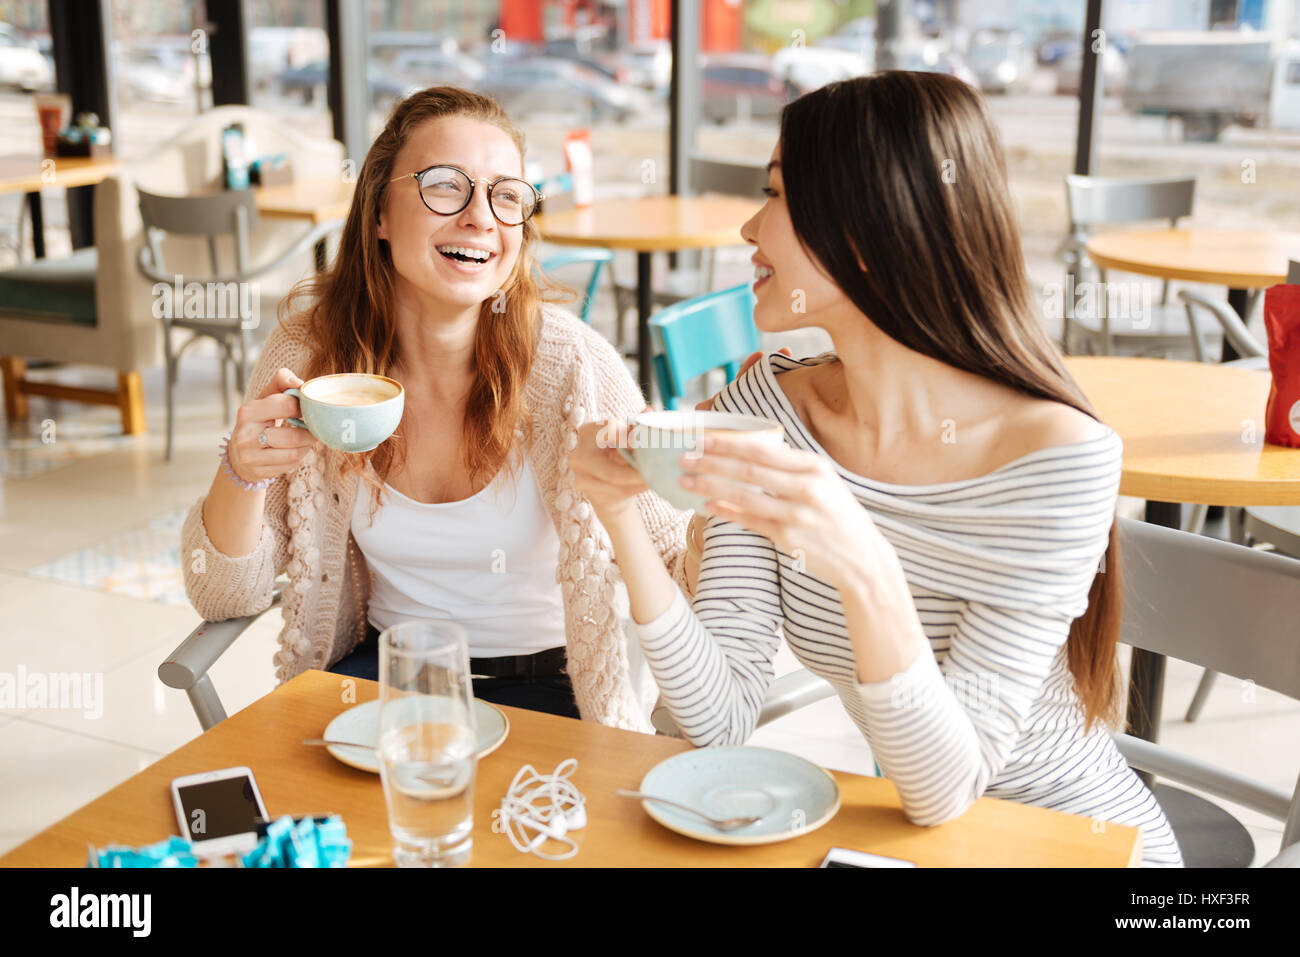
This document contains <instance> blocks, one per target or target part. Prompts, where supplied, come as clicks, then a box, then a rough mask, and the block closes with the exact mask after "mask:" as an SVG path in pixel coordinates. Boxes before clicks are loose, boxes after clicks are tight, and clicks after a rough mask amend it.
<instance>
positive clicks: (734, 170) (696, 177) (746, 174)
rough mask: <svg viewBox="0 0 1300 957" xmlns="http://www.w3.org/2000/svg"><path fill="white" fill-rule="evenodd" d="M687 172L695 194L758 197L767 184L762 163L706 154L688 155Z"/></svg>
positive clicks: (765, 171) (765, 172)
mask: <svg viewBox="0 0 1300 957" xmlns="http://www.w3.org/2000/svg"><path fill="white" fill-rule="evenodd" d="M687 175H688V176H689V177H690V183H691V189H692V190H693V191H694V192H696V193H723V194H725V195H728V196H758V195H759V192H760V191H761V190H762V189H763V187H764V186H766V185H767V167H766V166H762V165H755V164H753V163H744V162H738V161H736V160H723V159H713V158H711V157H708V156H692V157H691V158H690V168H689V170H688V174H687Z"/></svg>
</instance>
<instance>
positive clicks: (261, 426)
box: [228, 369, 324, 482]
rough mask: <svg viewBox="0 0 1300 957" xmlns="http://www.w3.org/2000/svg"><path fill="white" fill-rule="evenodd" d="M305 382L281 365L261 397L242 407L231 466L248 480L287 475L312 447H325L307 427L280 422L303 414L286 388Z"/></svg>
mask: <svg viewBox="0 0 1300 957" xmlns="http://www.w3.org/2000/svg"><path fill="white" fill-rule="evenodd" d="M301 385H302V379H300V378H298V377H297V376H296V375H294V374H293V372H292V371H290V370H289V369H280V370H279V371H277V372H276V374H275V378H273V379H272V380H271V382H270V384H269V385H268V386H267V387H266V391H264V392H263V393H262V395H261V397H260V398H257V399H253V400H251V401H249V402H245V403H244V404H243V405H241V406H240V407H239V411H238V412H237V413H236V414H235V428H234V430H233V431H232V432H231V433H230V445H229V447H228V451H229V455H230V467H231V468H232V469H234V470H235V474H236V475H238V476H239V477H240V478H241V479H243V480H244V481H246V482H256V481H258V480H260V479H268V478H276V477H278V476H281V475H286V474H288V473H289V472H292V471H293V470H294V469H296V468H297V467H298V466H299V465H300V464H302V460H303V459H304V458H306V457H307V453H308V452H309V451H311V450H312V449H315V450H317V451H319V450H320V449H322V448H324V446H323V445H322V444H321V442H320V441H319V440H318V439H317V438H316V437H315V436H313V435H312V434H311V433H310V432H308V431H307V430H306V429H295V428H293V427H292V426H279V425H277V424H276V420H282V419H289V418H297V417H298V416H300V415H301V410H300V409H299V407H298V400H297V399H296V398H294V397H293V396H291V395H285V394H284V391H285V390H286V389H293V388H298V387H300V386H301ZM259 436H264V437H265V444H262V442H261V441H259Z"/></svg>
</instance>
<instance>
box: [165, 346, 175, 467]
mask: <svg viewBox="0 0 1300 957" xmlns="http://www.w3.org/2000/svg"><path fill="white" fill-rule="evenodd" d="M163 358H164V360H165V361H166V364H167V369H166V371H165V373H164V375H163V383H164V385H165V388H164V390H163V391H164V394H165V396H166V404H167V450H166V451H165V452H164V453H163V460H164V461H166V462H170V461H171V460H172V440H173V436H174V435H175V427H176V409H175V408H174V402H175V391H176V390H175V384H176V357H175V356H174V355H172V331H171V327H170V326H169V325H167V323H163Z"/></svg>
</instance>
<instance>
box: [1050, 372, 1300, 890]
mask: <svg viewBox="0 0 1300 957" xmlns="http://www.w3.org/2000/svg"><path fill="white" fill-rule="evenodd" d="M1065 365H1066V368H1068V369H1069V370H1070V374H1071V375H1072V376H1074V378H1075V381H1077V382H1078V383H1079V386H1080V388H1082V389H1083V393H1084V395H1086V396H1087V397H1088V399H1089V401H1090V402H1092V404H1093V407H1094V408H1095V409H1096V410H1097V413H1098V415H1100V416H1101V418H1102V420H1103V421H1104V422H1106V424H1108V425H1109V426H1110V427H1111V428H1112V429H1114V430H1115V431H1116V433H1118V434H1119V437H1120V438H1121V439H1122V440H1123V442H1124V459H1123V466H1122V474H1121V478H1120V487H1119V491H1120V494H1121V495H1132V496H1134V497H1137V498H1144V499H1146V500H1147V504H1146V520H1147V521H1148V522H1152V523H1154V524H1157V525H1165V526H1167V527H1171V528H1178V527H1179V526H1180V524H1181V523H1180V518H1181V504H1182V503H1192V504H1201V505H1300V449H1292V448H1284V447H1281V446H1276V445H1265V444H1264V421H1265V419H1264V413H1265V409H1266V407H1267V403H1268V390H1269V382H1270V378H1271V377H1270V374H1269V373H1268V372H1267V371H1256V370H1251V369H1242V368H1234V367H1232V366H1223V365H1217V364H1211V363H1199V362H1174V361H1171V360H1168V359H1138V358H1123V357H1115V356H1070V357H1067V358H1066V359H1065ZM1164 676H1165V657H1164V656H1163V655H1158V654H1155V653H1153V652H1149V651H1142V650H1140V649H1137V648H1134V649H1133V658H1132V664H1131V667H1130V671H1129V699H1128V720H1127V724H1128V732H1129V733H1130V734H1132V735H1135V736H1136V737H1140V738H1145V739H1146V740H1148V741H1155V740H1156V737H1157V736H1158V735H1159V733H1160V707H1161V702H1162V700H1163V697H1164ZM1143 777H1144V779H1146V780H1148V784H1150V780H1149V775H1143ZM1160 788H1161V789H1162V791H1161V793H1162V795H1163V797H1162V801H1174V802H1176V806H1166V813H1167V814H1169V817H1170V821H1171V823H1173V824H1174V825H1175V830H1177V828H1178V825H1179V823H1180V822H1179V821H1177V820H1175V817H1178V816H1180V813H1183V812H1185V816H1186V815H1194V816H1196V817H1197V818H1198V819H1199V823H1200V824H1201V825H1202V826H1203V827H1205V826H1206V822H1207V821H1211V820H1214V821H1215V822H1216V824H1217V826H1218V831H1216V832H1214V834H1215V836H1214V840H1215V841H1217V842H1218V843H1219V845H1221V846H1220V848H1219V850H1220V851H1222V853H1224V854H1228V855H1230V856H1231V857H1232V859H1234V860H1235V861H1238V862H1240V861H1241V860H1244V861H1246V862H1247V863H1249V861H1250V858H1251V857H1252V856H1253V854H1254V849H1253V842H1252V841H1251V840H1250V837H1249V834H1248V833H1246V832H1245V831H1244V829H1242V828H1241V827H1240V825H1239V824H1235V819H1231V815H1228V814H1227V812H1225V811H1222V809H1221V808H1217V806H1214V805H1211V804H1210V803H1209V802H1206V801H1204V800H1203V799H1199V798H1195V796H1193V795H1188V794H1184V793H1183V792H1181V791H1179V790H1178V789H1176V788H1170V787H1169V786H1168V785H1160ZM1191 802H1196V803H1195V807H1193V808H1190V809H1189V808H1187V807H1184V805H1187V804H1190V803H1191ZM1180 808H1182V811H1181V812H1180V810H1179V809H1180ZM1223 819H1231V820H1232V821H1233V824H1235V828H1234V827H1233V825H1232V824H1230V825H1225V824H1224V823H1223ZM1183 823H1184V824H1185V823H1186V822H1185V821H1184V822H1183ZM1234 830H1235V831H1236V832H1239V833H1238V834H1237V836H1236V837H1235V838H1232V837H1230V836H1229V835H1231V834H1232V833H1233V831H1234ZM1241 866H1245V865H1244V864H1242V865H1241Z"/></svg>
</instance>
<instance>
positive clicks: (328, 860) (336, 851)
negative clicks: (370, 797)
mask: <svg viewBox="0 0 1300 957" xmlns="http://www.w3.org/2000/svg"><path fill="white" fill-rule="evenodd" d="M351 856H352V842H351V841H350V840H348V836H347V827H346V826H345V825H344V823H343V819H342V818H341V817H339V816H338V815H337V814H331V815H328V816H326V817H304V818H301V819H300V820H298V821H295V820H294V819H293V818H291V817H289V816H288V815H287V814H286V815H285V816H284V817H281V818H277V819H276V820H274V821H272V822H271V823H270V824H268V825H266V836H265V837H264V838H263V839H262V843H260V844H258V845H257V847H255V848H254V849H253V850H251V851H249V852H248V854H246V855H244V858H243V864H244V866H245V867H346V866H347V863H348V858H349V857H351Z"/></svg>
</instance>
